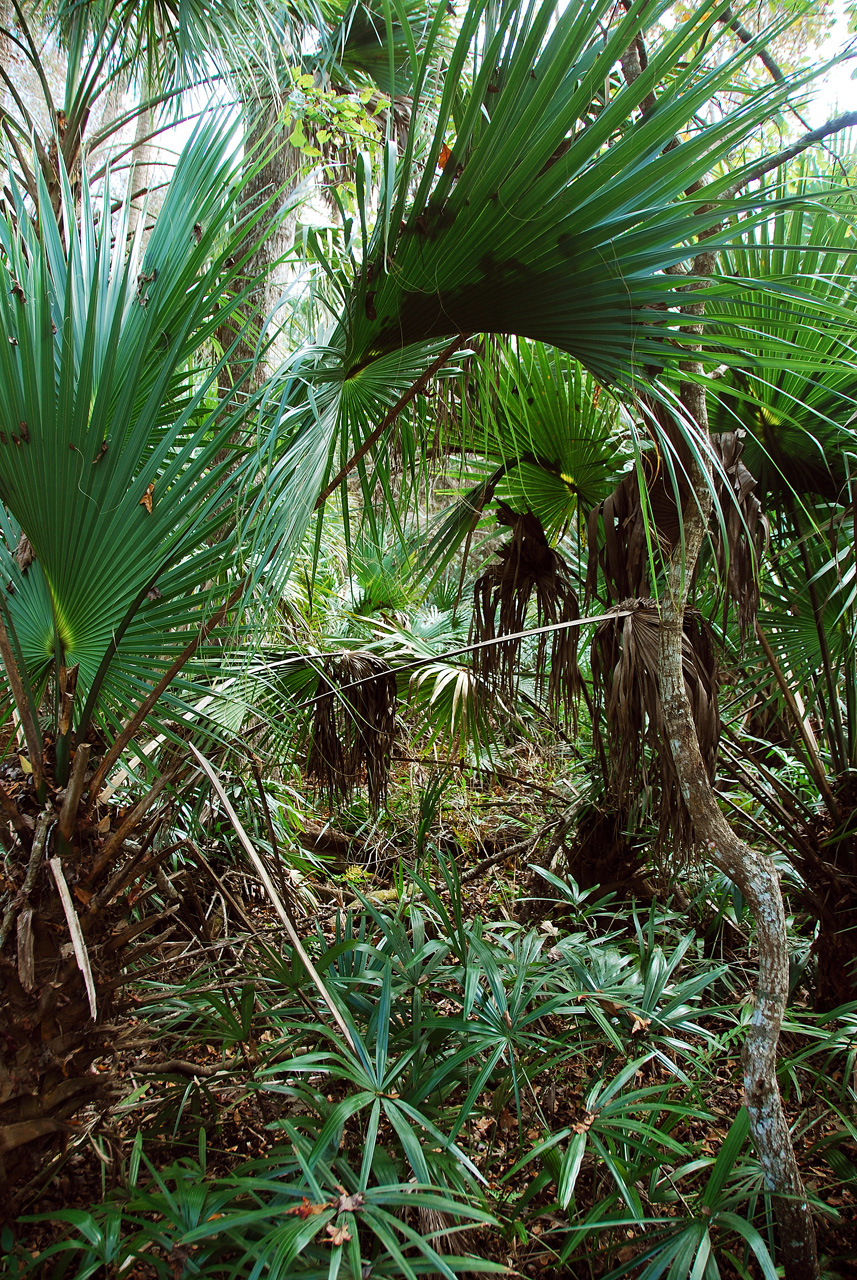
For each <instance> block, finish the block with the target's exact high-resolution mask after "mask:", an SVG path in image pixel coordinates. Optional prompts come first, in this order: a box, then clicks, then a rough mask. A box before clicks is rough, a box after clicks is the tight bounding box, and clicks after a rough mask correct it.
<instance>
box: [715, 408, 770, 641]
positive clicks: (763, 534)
mask: <svg viewBox="0 0 857 1280" xmlns="http://www.w3.org/2000/svg"><path fill="white" fill-rule="evenodd" d="M746 434H747V433H746V432H745V431H740V430H739V431H727V432H724V434H723V435H720V436H712V437H711V443H712V446H713V448H714V452H715V454H716V456H717V459H718V461H719V463H720V466H721V467H722V469H723V474H718V476H717V500H718V504H719V507H720V513H721V516H722V521H723V523H722V524H721V523H720V521H719V520H718V521H717V523H716V524H715V528H714V555H715V559H716V561H717V568H718V571H719V573H720V577H721V581H723V577H724V574H725V592H724V601H723V625H724V628H725V625H726V617H727V611H728V608H729V600H730V599H731V600H733V601H734V603H735V606H736V609H737V612H738V627H739V629H740V632H741V638H742V640H743V639H744V638H745V637H746V636H747V634H748V632H750V631H752V629H753V624H754V622H755V620H756V611H757V609H758V607H759V563H760V560H761V558H762V554H763V553H764V550H765V547H766V546H767V543H768V536H769V532H770V529H769V525H768V521H767V519H766V517H765V516H764V515H763V514H762V504H761V502H760V501H759V499H758V498H757V497H756V495H755V492H754V490H755V488H756V479H755V477H754V476H753V475H752V473H751V472H750V471H749V470H748V468H747V467H746V466H745V465H744V462H743V461H742V458H741V455H742V454H743V452H744V440H745V438H746Z"/></svg>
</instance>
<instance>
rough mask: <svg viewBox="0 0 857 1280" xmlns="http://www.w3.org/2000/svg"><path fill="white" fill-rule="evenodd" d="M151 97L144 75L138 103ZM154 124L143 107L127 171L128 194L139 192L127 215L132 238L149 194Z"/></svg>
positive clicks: (147, 80)
mask: <svg viewBox="0 0 857 1280" xmlns="http://www.w3.org/2000/svg"><path fill="white" fill-rule="evenodd" d="M151 97H152V86H151V83H150V82H149V77H148V76H146V75H144V76H143V82H142V84H141V86H140V102H141V104H142V103H144V102H148V101H149V100H150V98H151ZM153 123H154V115H153V112H152V108H151V107H143V108H142V110H141V111H140V114H139V115H138V116H137V120H136V124H135V127H134V142H133V144H132V145H133V150H132V152H131V168H130V169H129V170H128V194H129V195H133V194H134V192H135V191H139V193H140V195H139V197H138V198H137V199H136V200H134V202H133V204H132V205H131V209H130V213H129V215H128V234H129V236H133V235H134V233H135V232H136V230H137V224H138V223H139V221H140V215H141V214H142V212H143V209H144V208H145V206H146V197H147V195H148V193H149V184H150V183H151V181H152V171H153V165H152V160H153V159H154V147H153V145H152V142H151V133H152V128H153Z"/></svg>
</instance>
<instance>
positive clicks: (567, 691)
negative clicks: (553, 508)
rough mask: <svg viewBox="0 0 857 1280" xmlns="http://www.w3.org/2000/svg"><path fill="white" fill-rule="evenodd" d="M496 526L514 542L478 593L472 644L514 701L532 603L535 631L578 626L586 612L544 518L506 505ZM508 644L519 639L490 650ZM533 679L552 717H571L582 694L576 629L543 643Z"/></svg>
mask: <svg viewBox="0 0 857 1280" xmlns="http://www.w3.org/2000/svg"><path fill="white" fill-rule="evenodd" d="M497 518H498V521H499V523H500V524H505V525H509V526H510V527H511V530H512V536H511V538H510V539H509V540H508V542H505V543H504V544H503V546H501V547H500V549H499V550H498V552H497V557H496V560H495V561H494V563H493V564H491V565H490V566H489V567H488V569H486V571H485V572H484V573H483V574H482V576H481V577H480V578H478V579H477V581H476V584H475V586H474V588H473V604H474V609H473V625H472V630H471V637H470V639H471V641H474V642H476V643H478V644H481V645H482V647H481V648H478V649H476V651H475V654H474V664H475V666H476V668H477V673H478V674H479V675H480V676H481V678H482V680H483V681H484V682H485V684H486V685H487V686H488V687H489V688H490V687H493V688H495V689H497V690H499V691H501V692H502V693H503V694H505V695H506V696H507V697H508V698H509V700H510V701H511V700H514V698H515V696H516V695H517V690H518V679H519V674H520V665H521V644H522V639H521V635H520V633H521V632H522V631H524V630H525V629H526V626H527V613H528V610H529V608H530V605H531V603H535V606H536V627H545V626H550V625H552V624H557V623H563V622H575V621H576V620H577V619H578V618H579V616H580V610H579V607H578V603H577V596H576V595H575V592H574V589H573V585H572V578H571V573H570V571H569V568H568V565H567V564H566V562H565V561H564V560H563V558H562V556H561V555H560V554H559V552H558V551H555V550H554V548H553V547H552V546H551V545H550V543H549V542H548V540H547V538H546V537H545V532H544V529H543V528H542V526H541V523H540V521H539V519H538V517H537V516H534V515H533V513H532V512H531V511H526V512H524V513H523V514H518V513H516V512H514V511H512V510H510V508H509V507H507V506H506V504H505V503H503V502H501V503H500V504H499V509H498V516H497ZM502 636H513V637H515V638H514V639H510V640H508V641H507V642H506V643H503V644H490V643H489V644H486V643H485V641H493V640H496V639H498V638H500V637H502ZM535 675H536V692H537V694H539V693H541V692H543V691H544V690H545V689H546V691H547V698H548V704H549V706H550V708H551V710H552V712H554V714H557V713H558V712H560V711H562V712H563V713H564V714H565V715H566V716H567V715H568V714H569V712H571V713H572V714H573V711H574V708H575V707H576V705H577V696H578V694H579V692H580V672H579V670H578V666H577V632H576V629H575V628H573V627H569V628H567V629H566V628H563V629H561V630H558V631H553V632H551V633H550V636H549V637H548V636H547V635H544V634H542V635H540V636H539V638H538V642H537V646H536V660H535Z"/></svg>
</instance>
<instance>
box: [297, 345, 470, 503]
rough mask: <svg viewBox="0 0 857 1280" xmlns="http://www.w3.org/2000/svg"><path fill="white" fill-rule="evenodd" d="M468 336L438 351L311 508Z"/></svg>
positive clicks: (346, 473)
mask: <svg viewBox="0 0 857 1280" xmlns="http://www.w3.org/2000/svg"><path fill="white" fill-rule="evenodd" d="M470 336H471V335H470V334H469V333H458V334H456V336H455V337H454V338H453V340H452V342H450V344H449V346H448V347H445V348H444V349H443V351H442V352H441V353H440V355H439V356H438V357H437V359H436V360H434V361H433V362H432V363H431V364H430V365H429V367H428V368H427V369H426V371H425V373H422V374H420V376H419V378H417V380H416V382H414V383H412V385H411V386H410V387H409V388H408V390H407V391H406V392H405V393H404V395H402V396H400V397H399V399H398V400H397V401H396V403H395V404H394V405H393V407H392V409H390V410H389V412H388V413H386V414H385V415H384V417H383V418H382V420H381V422H380V424H379V425H378V426H377V427H376V428H375V430H374V431H373V432H371V433H370V435H368V436H367V437H366V439H365V440H364V441H363V443H362V444H361V446H360V448H359V449H357V451H356V452H355V453H354V454H352V456H351V457H350V458H349V460H348V461H347V462H346V463H345V465H344V466H343V467H342V469H341V470H340V471H339V472H338V474H337V475H335V476H334V477H333V479H332V480H331V481H330V483H329V484H328V485H326V486H325V488H324V489H323V490H322V492H321V493H320V494H319V496H318V498H317V499H316V503H315V507H314V508H313V509H314V510H315V511H318V510H319V509H320V508H321V507H323V506H324V504H325V502H327V499H328V498H329V497H330V495H331V494H332V493H333V492H335V490H336V489H338V488H339V486H340V485H341V484H342V481H343V480H344V479H345V478H346V477H347V476H349V475H350V474H351V472H352V471H353V470H354V468H355V467H356V466H357V465H358V463H360V462H362V460H363V459H364V458H365V457H366V454H367V453H368V452H369V450H370V449H371V448H372V446H373V445H374V444H376V443H377V441H378V440H380V438H381V436H382V435H383V434H384V432H385V431H386V430H387V429H388V428H389V427H391V426H392V425H393V423H394V422H395V421H396V419H397V418H398V416H399V414H400V413H401V412H402V410H403V409H406V408H407V406H408V405H409V404H410V403H411V401H413V400H415V399H416V398H417V396H418V395H420V394H421V393H422V392H423V391H424V390H425V388H426V386H427V385H428V383H429V382H430V381H431V379H432V378H433V377H434V375H435V374H436V373H438V372H439V370H440V369H442V368H443V366H444V365H445V364H446V362H447V360H448V359H449V358H450V356H452V355H453V354H454V353H455V352H456V351H457V350H458V348H459V347H461V346H463V345H464V343H465V342H466V341H467V340H468V338H469V337H470Z"/></svg>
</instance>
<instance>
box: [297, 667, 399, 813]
mask: <svg viewBox="0 0 857 1280" xmlns="http://www.w3.org/2000/svg"><path fill="white" fill-rule="evenodd" d="M396 703H397V692H396V676H395V673H394V672H393V671H392V670H391V668H390V667H389V666H388V665H387V663H386V662H384V661H383V659H381V658H378V657H376V656H375V655H374V654H371V653H360V652H356V653H351V652H349V653H342V654H339V655H338V656H336V657H329V658H326V659H325V661H324V663H323V664H322V671H321V674H320V675H319V680H318V688H317V690H316V698H315V708H314V711H313V724H312V745H311V747H310V751H309V756H308V758H307V773H308V774H310V776H312V777H315V778H317V779H318V781H319V784H320V786H321V788H322V790H323V791H325V792H326V793H327V796H328V801H329V803H330V804H331V806H333V805H334V804H335V803H336V801H337V800H346V799H348V798H349V797H350V796H351V794H352V793H353V791H354V788H355V787H356V786H358V785H359V784H360V783H361V781H362V780H363V778H364V776H365V781H366V786H367V789H368V792H369V802H370V804H371V805H372V806H373V807H374V808H378V807H379V806H380V805H382V804H384V803H385V801H386V799H387V780H388V778H389V774H390V763H391V760H392V756H393V741H394V739H395V733H396Z"/></svg>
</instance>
